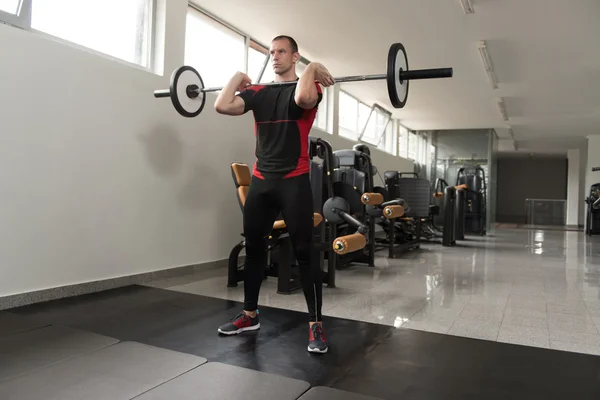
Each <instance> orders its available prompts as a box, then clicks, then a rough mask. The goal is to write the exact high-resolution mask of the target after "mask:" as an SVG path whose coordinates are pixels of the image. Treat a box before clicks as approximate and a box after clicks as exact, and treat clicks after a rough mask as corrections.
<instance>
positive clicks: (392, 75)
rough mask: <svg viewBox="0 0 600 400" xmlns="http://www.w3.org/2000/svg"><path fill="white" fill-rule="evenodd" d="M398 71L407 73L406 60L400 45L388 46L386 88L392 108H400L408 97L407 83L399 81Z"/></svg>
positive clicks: (402, 47) (404, 51) (404, 52)
mask: <svg viewBox="0 0 600 400" xmlns="http://www.w3.org/2000/svg"><path fill="white" fill-rule="evenodd" d="M400 70H402V71H408V58H407V57H406V50H405V49H404V46H403V45H402V43H394V44H392V45H391V46H390V50H389V52H388V62H387V76H386V80H387V87H388V94H389V96H390V101H391V103H392V106H394V107H395V108H402V107H404V105H405V104H406V98H407V97H408V81H407V80H405V81H402V82H401V81H400Z"/></svg>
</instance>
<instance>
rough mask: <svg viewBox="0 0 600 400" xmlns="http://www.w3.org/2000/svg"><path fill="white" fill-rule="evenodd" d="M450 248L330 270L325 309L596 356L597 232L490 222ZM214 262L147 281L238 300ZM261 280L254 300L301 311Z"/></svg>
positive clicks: (298, 300) (239, 294)
mask: <svg viewBox="0 0 600 400" xmlns="http://www.w3.org/2000/svg"><path fill="white" fill-rule="evenodd" d="M467 239H468V240H466V241H461V242H459V245H458V246H456V247H453V248H447V247H442V246H441V245H439V244H423V245H422V246H421V249H420V250H416V251H412V252H408V253H405V254H403V255H401V256H400V257H399V258H398V259H394V260H390V259H388V258H387V257H385V254H384V253H382V254H381V256H380V257H378V258H377V260H376V267H375V268H368V267H364V266H356V267H352V268H350V269H348V270H343V271H337V277H336V279H337V282H336V283H337V288H334V289H332V288H325V289H324V307H323V313H324V314H325V315H328V316H335V317H340V318H349V319H355V320H360V321H365V322H372V323H378V324H383V325H390V326H395V327H397V328H401V329H416V330H422V331H430V332H436V333H444V334H448V335H455V336H464V337H470V338H476V339H483V340H489V341H498V342H507V343H513V344H518V345H525V346H533V347H542V348H549V349H557V350H566V351H571V352H580V353H588V354H595V355H600V334H599V332H600V238H596V237H594V238H589V237H586V236H585V235H584V234H583V233H581V232H573V231H570V232H562V231H556V230H552V231H540V230H533V229H530V230H527V229H499V230H496V231H495V232H492V233H491V234H490V235H489V236H487V237H484V238H481V237H468V238H467ZM225 274H226V271H225V270H216V271H215V270H213V271H208V272H207V273H202V274H196V275H190V276H187V277H181V278H176V279H170V280H164V281H156V282H151V283H150V284H149V286H154V287H161V288H168V289H170V290H175V291H181V292H188V293H194V294H202V295H205V296H211V297H217V298H222V299H229V300H236V301H242V300H243V286H242V285H240V286H239V287H237V288H227V285H226V276H225ZM275 285H276V283H275V281H274V279H272V278H270V279H269V280H268V281H266V282H265V283H264V285H263V287H262V290H261V295H260V304H262V305H263V306H270V307H275V308H284V309H290V310H297V311H304V310H305V309H306V305H305V302H304V298H303V295H302V293H301V292H298V293H297V294H293V295H289V296H286V295H279V294H277V293H276V290H275Z"/></svg>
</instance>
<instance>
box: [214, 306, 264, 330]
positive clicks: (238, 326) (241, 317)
mask: <svg viewBox="0 0 600 400" xmlns="http://www.w3.org/2000/svg"><path fill="white" fill-rule="evenodd" d="M259 328H260V322H259V321H258V314H256V317H251V316H249V315H248V314H246V313H245V312H243V311H242V312H240V313H239V314H238V315H236V316H235V317H233V318H232V319H231V321H229V322H228V323H226V324H225V325H221V326H220V327H219V333H222V334H224V335H236V334H238V333H242V332H244V331H253V330H256V329H259Z"/></svg>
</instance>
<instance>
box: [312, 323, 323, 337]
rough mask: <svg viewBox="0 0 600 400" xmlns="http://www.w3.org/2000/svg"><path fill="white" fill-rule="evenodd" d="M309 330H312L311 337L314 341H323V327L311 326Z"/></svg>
mask: <svg viewBox="0 0 600 400" xmlns="http://www.w3.org/2000/svg"><path fill="white" fill-rule="evenodd" d="M311 329H312V333H313V337H314V338H315V340H322V339H323V327H322V326H321V325H319V324H313V326H312V328H311Z"/></svg>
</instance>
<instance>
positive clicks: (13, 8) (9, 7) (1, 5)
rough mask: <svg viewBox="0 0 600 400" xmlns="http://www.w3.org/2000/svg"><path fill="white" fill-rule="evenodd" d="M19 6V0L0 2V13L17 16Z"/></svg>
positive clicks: (2, 0)
mask: <svg viewBox="0 0 600 400" xmlns="http://www.w3.org/2000/svg"><path fill="white" fill-rule="evenodd" d="M20 5H21V0H0V11H4V12H7V13H9V14H13V15H17V14H18V13H19V7H20Z"/></svg>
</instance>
